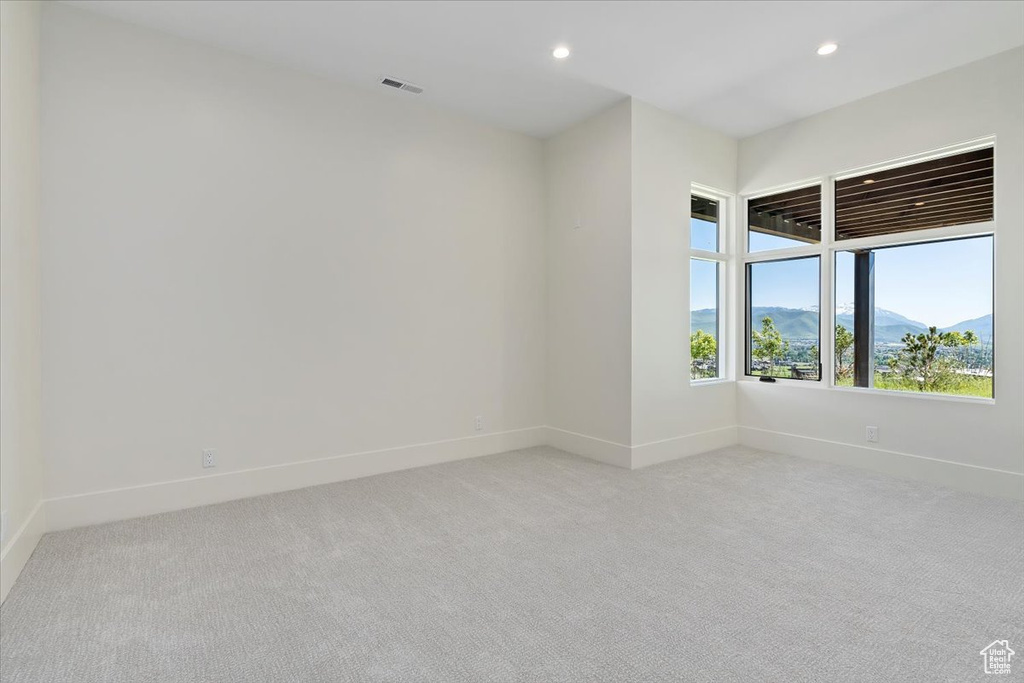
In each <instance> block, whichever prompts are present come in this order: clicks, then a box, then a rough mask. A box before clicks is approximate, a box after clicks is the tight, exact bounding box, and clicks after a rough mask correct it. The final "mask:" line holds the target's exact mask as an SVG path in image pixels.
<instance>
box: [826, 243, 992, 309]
mask: <svg viewBox="0 0 1024 683" xmlns="http://www.w3.org/2000/svg"><path fill="white" fill-rule="evenodd" d="M852 301H853V255H852V254H850V253H848V252H840V253H839V254H837V257H836V305H838V306H841V305H843V304H847V303H851V302H852ZM875 306H876V307H878V308H884V309H886V310H889V311H893V312H894V313H899V314H900V315H904V316H906V317H908V318H910V319H911V320H916V321H917V322H919V323H924V324H925V325H935V326H936V327H951V326H953V325H955V324H957V323H958V322H962V321H964V320H971V319H973V318H980V317H981V316H983V315H988V314H989V313H991V312H992V238H991V237H974V238H970V239H962V240H949V241H946V242H932V243H929V244H915V245H911V246H907V247H890V248H888V249H876V250H875Z"/></svg>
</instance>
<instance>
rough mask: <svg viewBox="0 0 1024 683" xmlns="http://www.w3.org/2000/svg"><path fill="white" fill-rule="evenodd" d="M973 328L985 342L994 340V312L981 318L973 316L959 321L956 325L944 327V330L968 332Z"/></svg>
mask: <svg viewBox="0 0 1024 683" xmlns="http://www.w3.org/2000/svg"><path fill="white" fill-rule="evenodd" d="M967 330H973V331H974V334H976V335H978V338H979V339H981V341H982V342H983V343H989V342H991V341H992V314H991V313H989V314H988V315H983V316H981V317H980V318H972V319H971V320H964V321H962V322H958V323H957V324H956V325H952V326H950V327H944V328H942V331H943V332H966V331H967Z"/></svg>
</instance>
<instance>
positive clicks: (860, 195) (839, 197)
mask: <svg viewBox="0 0 1024 683" xmlns="http://www.w3.org/2000/svg"><path fill="white" fill-rule="evenodd" d="M994 159H995V157H994V153H993V149H992V148H991V147H986V148H983V149H976V150H972V151H969V152H963V153H960V154H954V155H952V156H946V157H942V158H940V159H931V160H928V161H923V162H920V163H917V164H911V165H909V166H900V167H898V168H890V169H887V170H883V171H877V172H873V173H868V174H863V175H858V176H855V177H853V178H844V179H842V180H837V181H836V184H835V191H836V201H835V207H836V210H835V223H836V240H837V241H841V240H850V239H857V238H863V237H875V236H880V235H896V234H899V233H905V232H911V231H915V230H929V229H934V228H944V227H950V226H956V225H966V224H971V223H983V222H987V221H991V220H992V218H993V211H994V205H993V201H992V199H993V189H994V188H993V181H994V178H995V168H994V165H993V162H994Z"/></svg>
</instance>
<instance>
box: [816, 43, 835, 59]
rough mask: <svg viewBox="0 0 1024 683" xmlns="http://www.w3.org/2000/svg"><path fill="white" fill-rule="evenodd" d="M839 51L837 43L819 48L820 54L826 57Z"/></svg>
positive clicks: (826, 44)
mask: <svg viewBox="0 0 1024 683" xmlns="http://www.w3.org/2000/svg"><path fill="white" fill-rule="evenodd" d="M838 49H839V46H838V45H836V44H835V43H825V44H824V45H822V46H821V47H819V48H818V54H819V55H821V56H822V57H824V56H825V55H830V54H832V53H833V52H835V51H836V50H838Z"/></svg>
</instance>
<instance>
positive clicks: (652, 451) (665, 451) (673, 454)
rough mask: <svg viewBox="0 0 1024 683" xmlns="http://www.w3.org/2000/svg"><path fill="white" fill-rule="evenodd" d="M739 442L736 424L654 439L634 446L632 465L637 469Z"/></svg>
mask: <svg viewBox="0 0 1024 683" xmlns="http://www.w3.org/2000/svg"><path fill="white" fill-rule="evenodd" d="M737 443H739V432H738V429H737V427H736V426H732V427H722V428H720V429H709V430H707V431H705V432H697V433H696V434H687V435H685V436H677V437H675V438H673V439H663V440H662V441H652V442H650V443H644V444H640V445H638V446H633V448H632V454H633V460H632V466H633V469H634V470H635V469H639V468H641V467H648V466H650V465H657V464H658V463H661V462H668V461H669V460H677V459H679V458H686V457H689V456H691V455H697V454H698V453H707V452H708V451H713V450H715V449H717V448H725V447H726V446H734V445H736V444H737Z"/></svg>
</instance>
